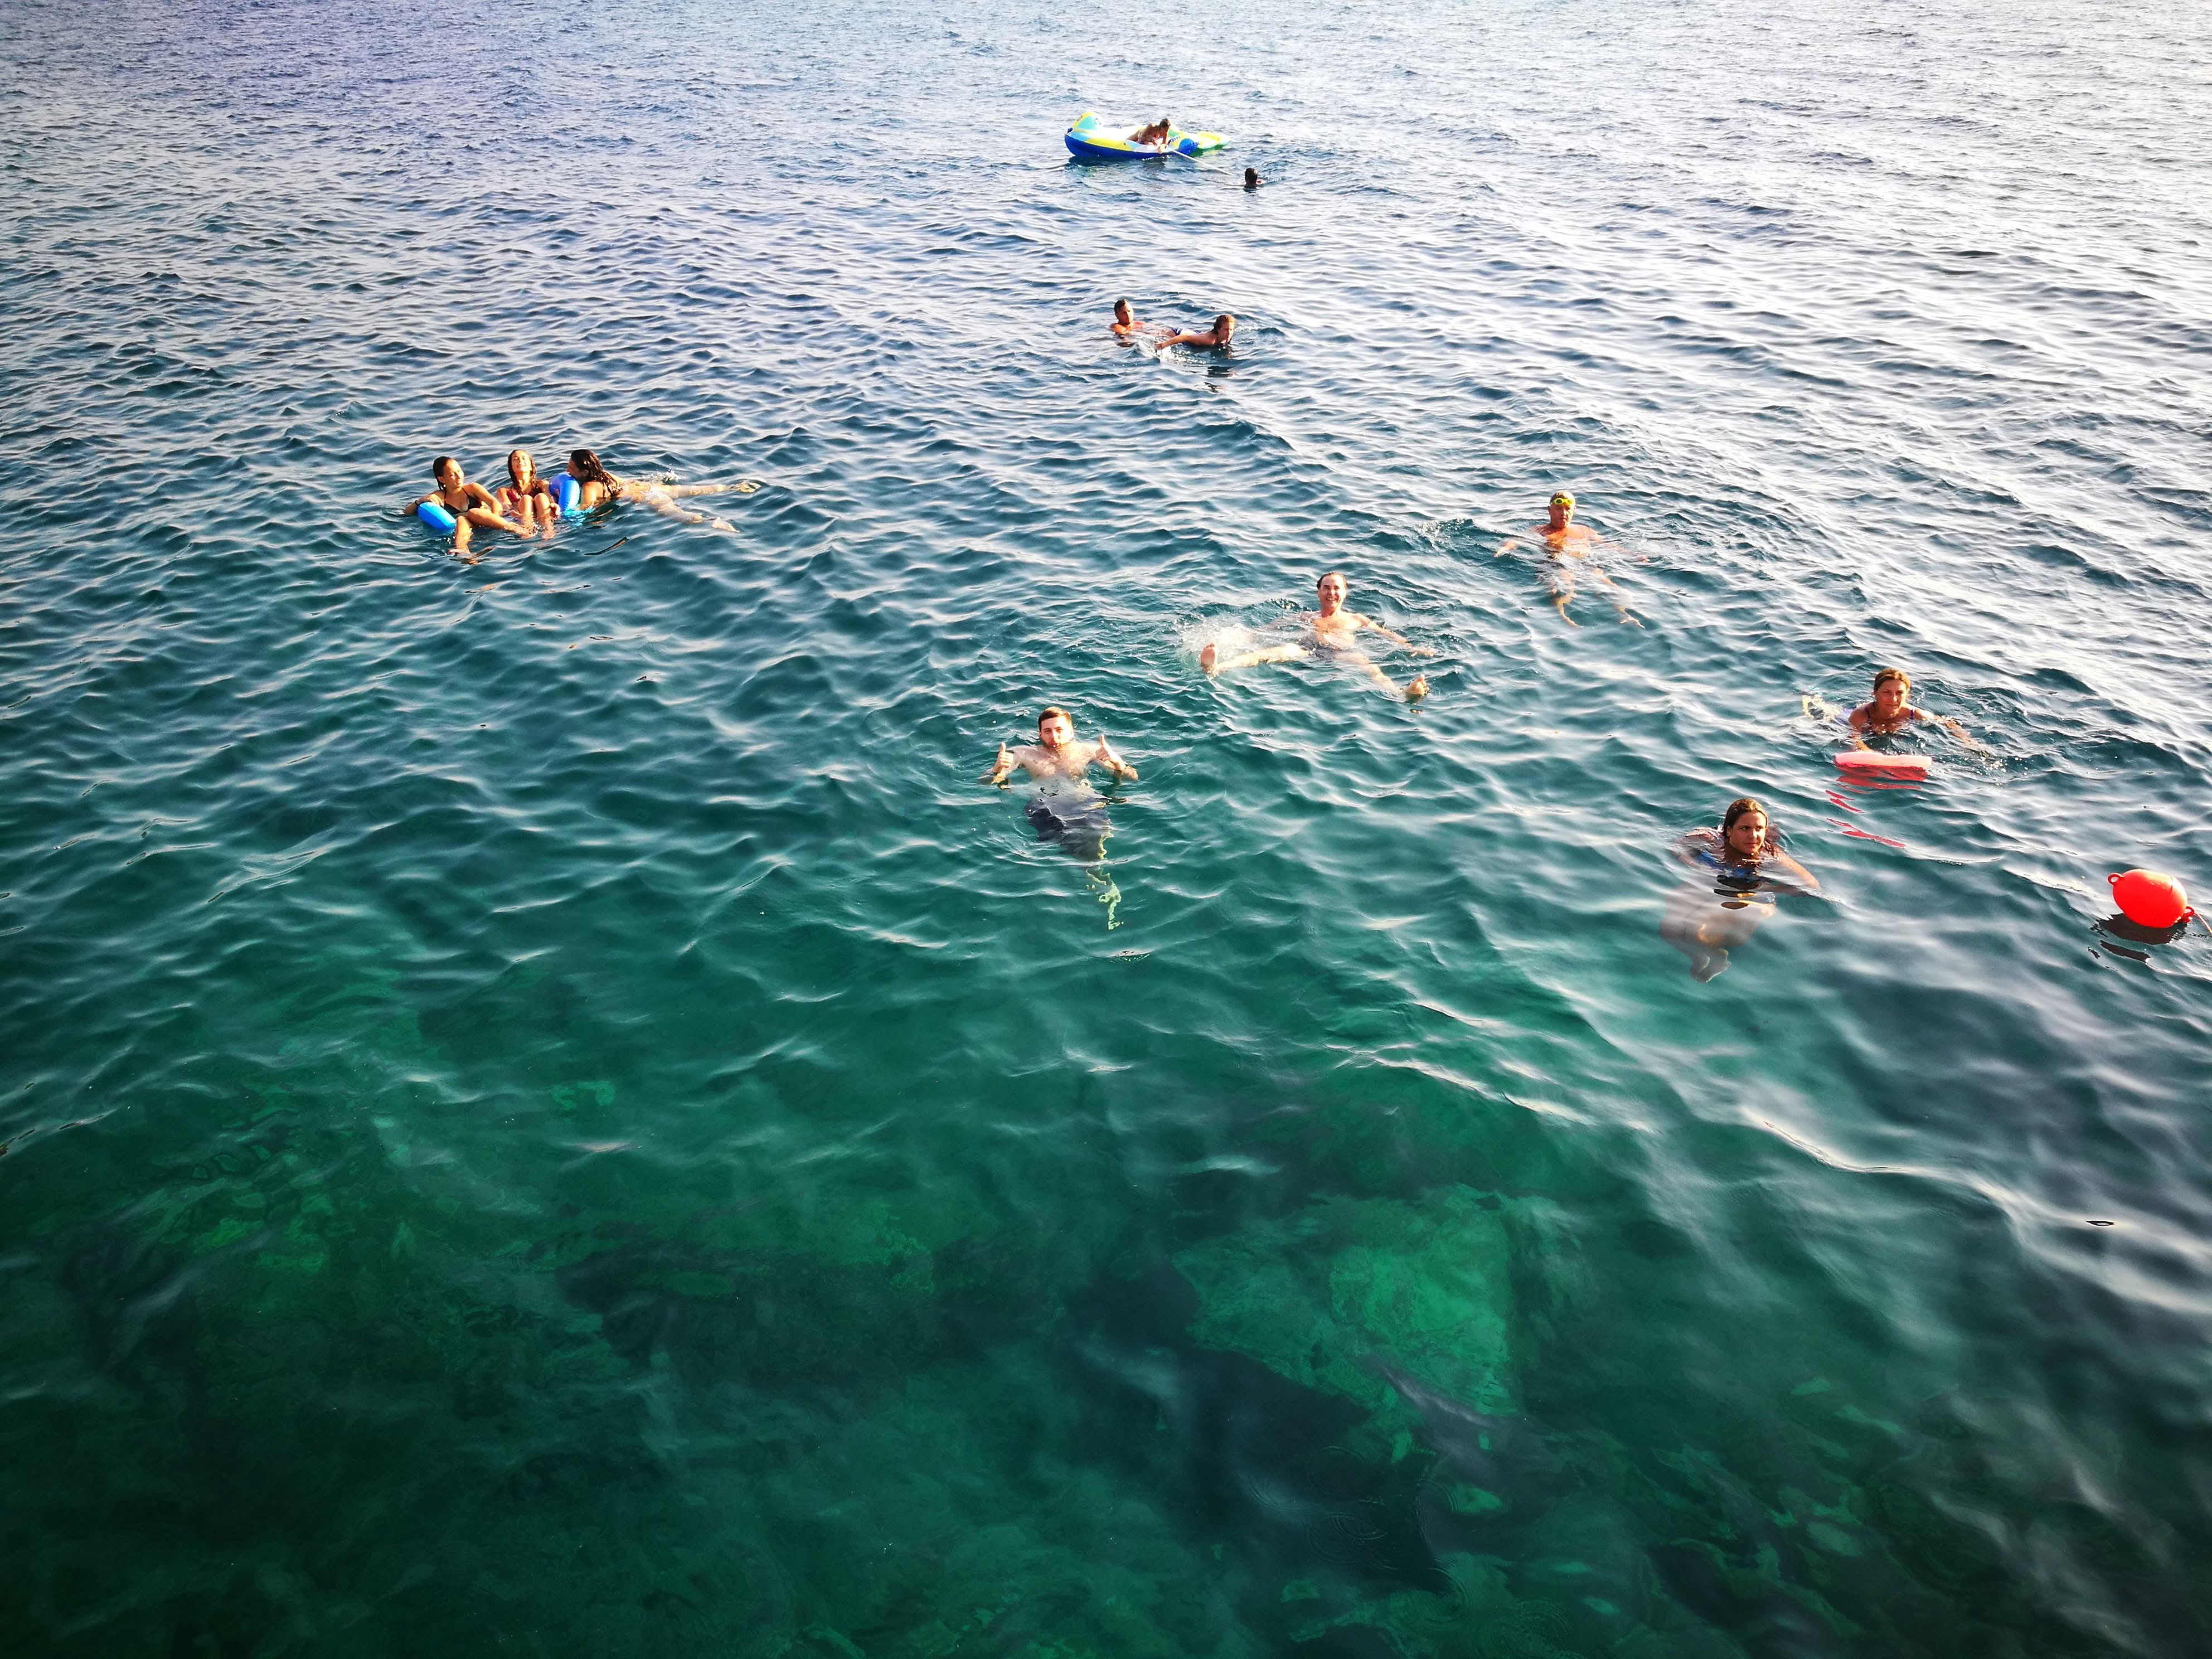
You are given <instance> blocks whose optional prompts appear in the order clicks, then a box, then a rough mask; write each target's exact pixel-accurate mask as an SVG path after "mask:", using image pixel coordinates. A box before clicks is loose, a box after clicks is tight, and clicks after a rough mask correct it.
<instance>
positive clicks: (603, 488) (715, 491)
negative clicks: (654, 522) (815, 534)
mask: <svg viewBox="0 0 2212 1659" xmlns="http://www.w3.org/2000/svg"><path fill="white" fill-rule="evenodd" d="M568 476H569V477H572V478H574V480H575V481H576V482H577V483H578V484H579V485H580V486H581V488H580V489H579V490H578V492H577V497H576V505H577V506H579V507H582V508H583V509H584V510H585V511H586V512H589V511H591V510H592V508H593V507H605V505H606V504H607V503H608V502H610V501H637V502H641V503H642V504H643V505H644V506H647V507H651V508H652V509H653V511H654V512H655V513H659V514H660V515H661V516H662V517H663V518H665V519H674V520H678V521H679V522H681V523H684V524H704V525H712V526H714V528H715V529H717V530H735V529H736V528H737V526H735V525H733V524H732V523H731V522H730V521H729V520H727V519H717V518H715V517H714V516H713V515H712V514H710V513H687V512H685V511H684V509H683V508H682V507H678V506H677V505H676V503H677V502H678V501H681V500H684V499H686V498H688V497H690V496H693V495H720V494H721V493H722V491H724V490H726V489H734V490H736V491H737V492H738V494H739V495H751V494H752V492H753V491H754V490H756V489H759V488H760V485H759V483H757V482H756V481H755V480H753V479H751V478H744V479H741V480H739V481H738V483H733V484H727V483H710V484H679V483H669V482H667V481H666V480H665V479H661V478H617V477H615V475H614V474H613V473H611V472H610V471H607V469H606V468H605V466H604V465H602V464H601V463H600V460H599V455H598V453H596V452H595V451H592V450H589V449H572V450H570V451H569V452H568Z"/></svg>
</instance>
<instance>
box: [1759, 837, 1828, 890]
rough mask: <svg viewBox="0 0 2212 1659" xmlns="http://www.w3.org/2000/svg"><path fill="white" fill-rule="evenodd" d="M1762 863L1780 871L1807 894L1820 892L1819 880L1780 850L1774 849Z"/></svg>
mask: <svg viewBox="0 0 2212 1659" xmlns="http://www.w3.org/2000/svg"><path fill="white" fill-rule="evenodd" d="M1764 862H1765V863H1769V864H1771V865H1773V866H1775V867H1776V868H1777V869H1778V870H1780V871H1781V872H1782V873H1783V874H1784V875H1785V876H1787V877H1788V878H1790V880H1791V881H1792V882H1794V883H1796V884H1797V885H1798V886H1800V887H1802V888H1803V889H1804V890H1806V891H1807V892H1808V893H1817V892H1819V891H1820V880H1819V878H1817V877H1815V876H1814V873H1813V872H1811V871H1810V870H1808V869H1807V868H1806V867H1805V866H1803V865H1802V864H1800V863H1798V862H1797V860H1796V859H1793V858H1791V857H1790V854H1787V853H1785V852H1784V851H1783V850H1782V849H1781V848H1775V849H1774V852H1773V854H1771V856H1770V857H1769V858H1767V859H1766V860H1764Z"/></svg>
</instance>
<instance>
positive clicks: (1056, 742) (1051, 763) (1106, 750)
mask: <svg viewBox="0 0 2212 1659" xmlns="http://www.w3.org/2000/svg"><path fill="white" fill-rule="evenodd" d="M1094 762H1095V763H1097V764H1098V765H1100V766H1103V767H1104V768H1105V769H1107V770H1108V771H1109V772H1111V773H1112V774H1113V775H1115V777H1117V778H1120V779H1123V780H1125V781H1127V782H1130V783H1134V782H1135V781H1137V769H1136V768H1135V767H1133V766H1132V765H1130V764H1129V763H1127V761H1125V760H1123V759H1122V758H1121V756H1119V755H1117V754H1115V752H1114V745H1113V744H1110V743H1109V742H1107V741H1106V738H1105V737H1104V736H1103V734H1102V735H1101V736H1099V737H1098V738H1097V739H1096V740H1094V741H1092V742H1090V743H1078V742H1077V741H1076V740H1075V721H1074V720H1073V718H1072V717H1071V716H1070V715H1069V714H1068V712H1067V710H1066V709H1065V708H1048V709H1046V710H1045V711H1044V713H1042V714H1039V715H1038V716H1037V740H1036V742H1035V743H1025V744H1021V745H1020V746H1019V747H1018V748H1013V749H1009V748H1007V747H1006V744H1004V743H1001V744H1000V745H999V758H998V759H997V760H996V761H995V762H994V763H993V764H992V767H991V769H990V770H989V771H987V772H986V773H985V774H983V775H982V776H981V778H979V779H978V780H976V781H978V782H979V783H990V784H996V785H998V786H999V787H1000V788H1004V787H1006V780H1007V779H1008V778H1009V777H1011V776H1012V775H1013V770H1014V768H1016V767H1017V766H1020V767H1024V768H1025V769H1027V770H1028V772H1029V775H1030V777H1032V778H1034V779H1036V781H1038V782H1039V783H1075V784H1087V783H1088V782H1089V780H1088V778H1086V777H1085V773H1087V772H1088V771H1089V770H1090V769H1091V764H1092V763H1094Z"/></svg>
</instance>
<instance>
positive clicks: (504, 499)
mask: <svg viewBox="0 0 2212 1659" xmlns="http://www.w3.org/2000/svg"><path fill="white" fill-rule="evenodd" d="M430 476H431V477H432V478H433V479H435V481H436V483H437V486H438V487H437V488H436V489H434V490H432V491H431V492H430V493H429V494H428V495H419V496H417V497H416V499H415V500H413V501H410V502H408V503H407V506H406V507H405V509H404V510H405V512H406V513H410V514H411V513H414V511H415V509H416V508H417V507H421V506H422V505H423V503H424V502H426V501H435V502H436V503H437V504H438V505H439V506H441V507H444V508H445V509H446V511H447V512H448V513H452V514H453V551H454V552H456V553H458V554H459V555H460V556H462V557H464V558H468V557H469V556H470V555H469V543H470V541H471V538H473V535H474V532H476V531H478V530H501V531H505V532H507V534H508V535H511V536H522V537H531V536H538V535H544V536H550V535H551V534H552V533H553V527H554V526H555V525H556V524H557V523H559V522H560V518H561V497H560V494H559V492H558V489H557V488H556V483H555V482H554V480H552V479H548V478H544V477H540V476H539V475H538V464H537V462H536V461H534V460H532V459H531V455H530V452H529V451H528V450H526V449H511V450H509V451H508V452H507V483H504V484H502V485H501V487H500V488H499V489H495V490H494V489H485V488H484V487H483V485H482V484H479V483H470V482H469V481H468V477H467V476H466V475H465V473H463V472H462V471H461V464H460V463H459V461H457V460H455V459H453V457H452V456H450V455H441V456H439V457H438V459H436V460H435V461H434V462H432V463H431V465H430ZM559 476H565V477H570V478H574V480H575V481H576V506H577V507H578V508H579V509H580V510H581V511H583V512H586V513H588V512H590V511H592V509H593V508H595V507H605V506H606V505H607V504H608V503H609V502H611V501H637V502H641V503H642V504H643V505H645V506H647V507H651V508H652V509H653V511H654V512H656V513H660V514H661V515H662V516H663V517H665V518H671V519H675V520H679V521H681V522H682V523H684V524H704V525H710V526H713V527H714V529H716V530H735V529H736V528H737V526H735V525H733V524H732V523H731V522H730V521H729V520H727V519H717V518H714V517H712V516H711V515H709V514H708V513H692V512H689V511H686V510H685V509H684V508H683V507H678V506H677V505H676V503H677V502H678V501H679V500H682V499H684V498H687V497H690V496H693V495H720V493H722V492H723V491H724V490H728V489H734V490H736V491H737V492H738V494H740V495H750V494H751V493H752V492H753V491H754V490H756V489H759V488H760V485H759V484H758V483H756V482H754V481H753V480H752V479H750V478H747V479H744V480H741V481H740V482H738V483H709V484H678V483H670V482H669V481H668V480H666V479H663V478H618V477H616V476H615V475H614V474H613V473H611V472H610V471H607V469H606V468H605V465H602V464H601V463H600V460H599V455H598V453H597V452H595V451H593V450H589V449H572V450H570V451H569V452H568V465H567V466H566V467H564V468H563V469H562V473H561V474H559V475H556V477H559Z"/></svg>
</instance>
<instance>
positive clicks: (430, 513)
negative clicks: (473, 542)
mask: <svg viewBox="0 0 2212 1659" xmlns="http://www.w3.org/2000/svg"><path fill="white" fill-rule="evenodd" d="M415 516H416V518H418V519H420V520H422V522H423V523H424V524H427V525H428V526H430V528H431V529H433V530H435V531H436V532H438V533H439V534H440V535H441V536H450V535H452V534H453V532H454V531H456V530H458V529H459V528H460V521H459V520H457V519H455V518H454V517H453V514H452V513H448V512H447V511H446V509H445V508H444V507H441V506H440V505H439V504H438V503H437V502H435V501H425V502H423V503H422V505H421V506H420V507H416V509H415Z"/></svg>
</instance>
